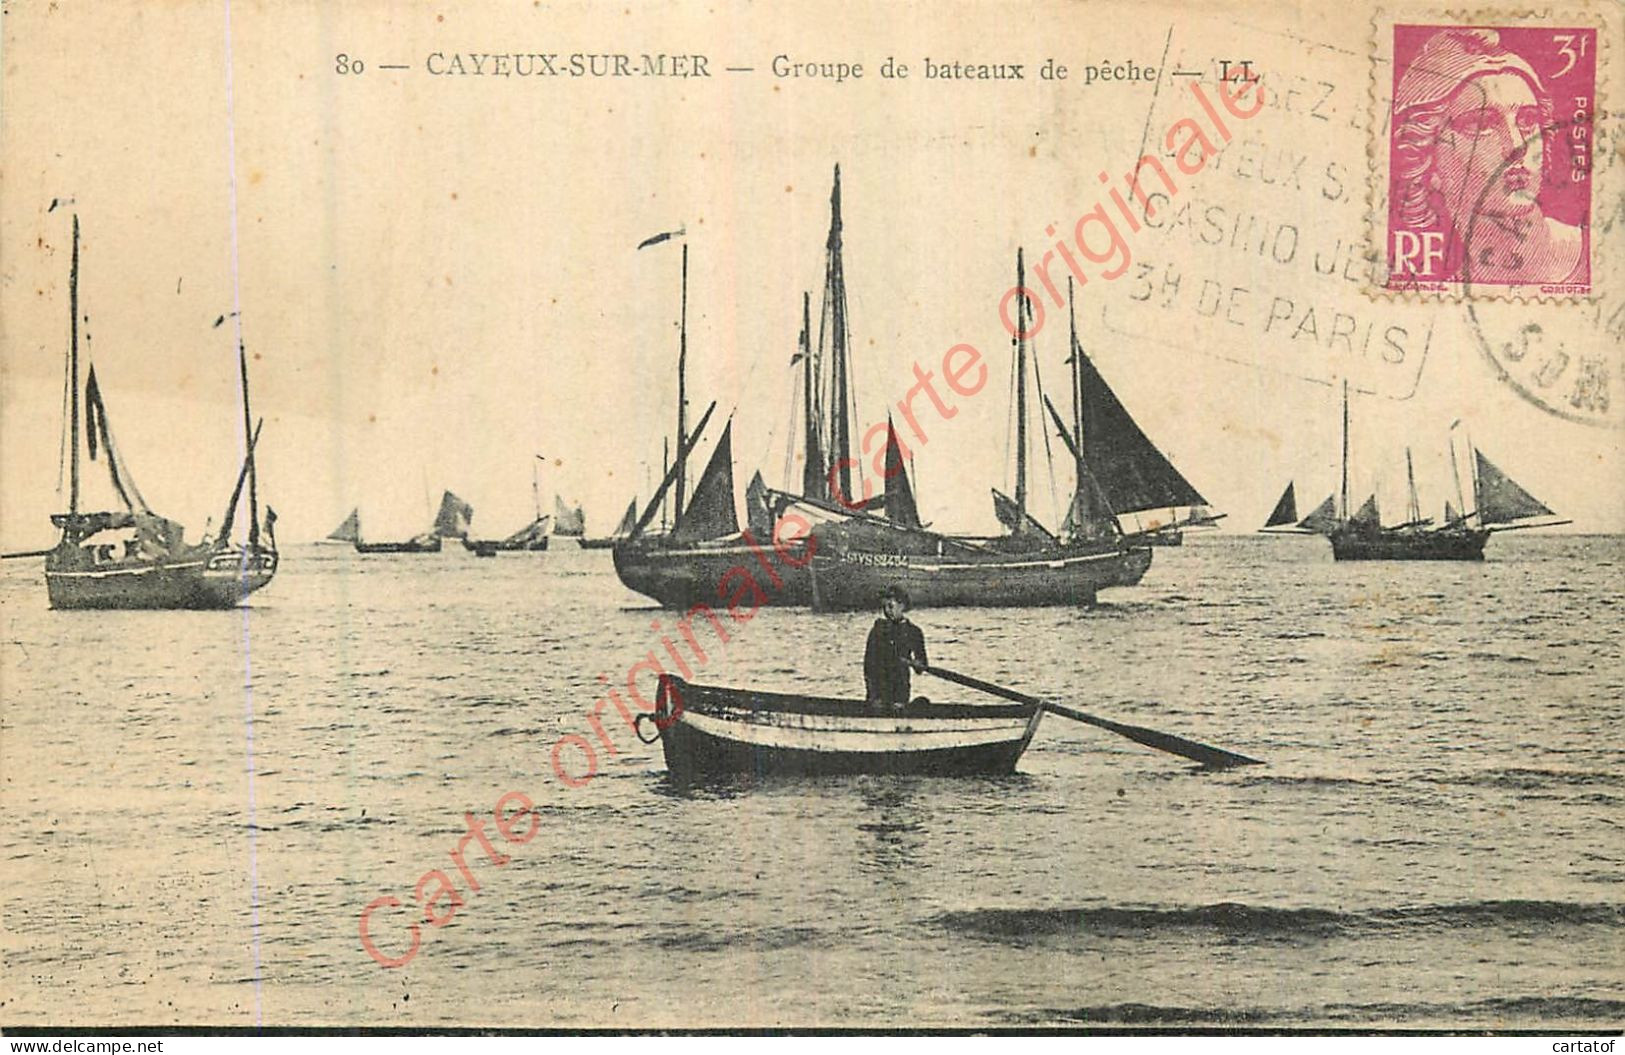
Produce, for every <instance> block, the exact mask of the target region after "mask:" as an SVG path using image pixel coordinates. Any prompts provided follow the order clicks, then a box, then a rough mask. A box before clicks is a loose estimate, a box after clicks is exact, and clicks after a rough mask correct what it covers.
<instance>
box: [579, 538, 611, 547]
mask: <svg viewBox="0 0 1625 1055" xmlns="http://www.w3.org/2000/svg"><path fill="white" fill-rule="evenodd" d="M619 541H620V539H615V538H578V539H576V544H577V545H579V546H580V547H581V548H582V549H614V548H615V543H617V542H619Z"/></svg>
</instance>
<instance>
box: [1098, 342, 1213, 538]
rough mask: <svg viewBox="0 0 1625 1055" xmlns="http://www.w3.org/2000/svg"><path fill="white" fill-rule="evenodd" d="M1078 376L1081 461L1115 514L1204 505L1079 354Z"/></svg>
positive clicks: (1200, 498) (1194, 489)
mask: <svg viewBox="0 0 1625 1055" xmlns="http://www.w3.org/2000/svg"><path fill="white" fill-rule="evenodd" d="M1074 354H1077V356H1078V365H1079V368H1080V369H1081V370H1082V371H1083V408H1082V414H1083V457H1084V460H1085V461H1087V462H1088V463H1089V468H1090V469H1091V470H1092V471H1093V473H1094V475H1095V479H1096V480H1098V481H1099V483H1100V487H1101V490H1102V491H1103V492H1104V493H1105V496H1106V501H1107V502H1108V503H1110V505H1111V508H1112V511H1113V512H1116V513H1136V512H1139V511H1141V510H1146V509H1172V508H1174V507H1176V506H1198V505H1206V504H1207V499H1205V498H1203V497H1202V496H1201V495H1200V494H1198V493H1197V491H1196V488H1194V487H1192V486H1191V485H1190V483H1189V481H1187V480H1186V479H1185V478H1184V477H1183V476H1181V475H1180V474H1179V470H1178V469H1175V468H1174V467H1173V464H1172V463H1171V462H1169V461H1168V459H1167V458H1165V457H1163V454H1162V452H1161V451H1159V450H1157V448H1156V446H1155V445H1154V444H1153V443H1152V442H1151V441H1150V440H1149V439H1148V438H1146V435H1145V433H1144V432H1142V431H1140V426H1139V425H1137V424H1136V423H1135V421H1134V418H1133V417H1131V416H1130V415H1129V412H1128V411H1127V410H1126V409H1125V408H1124V407H1123V404H1122V403H1120V402H1119V401H1118V399H1117V396H1116V394H1115V393H1113V392H1112V390H1111V388H1110V387H1109V386H1108V385H1107V384H1106V379H1105V378H1104V377H1102V376H1101V375H1100V371H1098V370H1096V369H1095V365H1094V363H1092V362H1090V361H1089V357H1088V356H1087V355H1083V354H1081V352H1077V353H1074Z"/></svg>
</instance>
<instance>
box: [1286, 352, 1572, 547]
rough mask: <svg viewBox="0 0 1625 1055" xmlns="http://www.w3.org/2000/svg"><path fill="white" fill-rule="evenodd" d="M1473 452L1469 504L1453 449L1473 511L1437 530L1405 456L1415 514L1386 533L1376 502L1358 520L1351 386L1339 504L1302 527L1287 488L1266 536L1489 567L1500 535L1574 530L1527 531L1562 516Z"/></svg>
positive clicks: (1450, 513) (1451, 510) (1451, 516)
mask: <svg viewBox="0 0 1625 1055" xmlns="http://www.w3.org/2000/svg"><path fill="white" fill-rule="evenodd" d="M1458 424H1459V422H1458ZM1452 429H1454V426H1452ZM1467 447H1468V450H1470V451H1471V452H1472V469H1471V472H1472V478H1471V482H1472V492H1471V495H1470V496H1468V495H1466V494H1462V493H1460V492H1461V477H1460V473H1459V470H1458V469H1457V467H1456V450H1455V443H1454V441H1453V440H1452V442H1451V444H1450V463H1451V471H1452V472H1453V473H1455V475H1456V488H1457V491H1458V494H1457V500H1458V501H1460V502H1461V503H1462V505H1463V506H1464V507H1465V506H1469V505H1470V506H1471V508H1469V509H1466V511H1464V512H1458V511H1457V509H1456V507H1455V506H1454V505H1452V504H1451V503H1449V502H1446V503H1445V515H1444V520H1443V522H1442V523H1438V524H1435V523H1434V521H1433V519H1432V518H1431V517H1424V516H1423V515H1422V509H1421V503H1420V501H1419V500H1418V497H1417V492H1416V472H1415V467H1414V465H1413V463H1412V460H1411V452H1410V449H1409V448H1407V449H1406V451H1405V479H1406V485H1407V488H1408V492H1409V507H1408V509H1407V511H1406V518H1405V520H1404V521H1403V522H1402V523H1399V524H1395V525H1384V524H1383V522H1382V512H1381V510H1380V509H1379V507H1378V504H1377V496H1376V495H1375V494H1372V495H1370V496H1369V497H1367V498H1366V500H1365V501H1364V502H1362V503H1361V504H1360V506H1359V508H1358V509H1356V510H1355V511H1354V512H1353V513H1352V514H1351V513H1349V512H1348V509H1349V506H1350V504H1351V503H1350V493H1349V393H1348V383H1347V382H1344V385H1343V477H1342V488H1341V491H1340V492H1339V497H1338V499H1336V500H1334V499H1333V498H1331V497H1328V498H1327V499H1326V500H1325V501H1324V502H1322V503H1321V504H1320V506H1319V507H1317V508H1316V509H1315V510H1314V512H1312V513H1310V514H1309V515H1308V516H1307V517H1305V518H1303V519H1302V520H1296V517H1297V509H1296V497H1295V494H1294V492H1293V486H1292V484H1290V483H1289V484H1288V485H1287V489H1286V491H1285V492H1283V493H1282V495H1281V498H1280V501H1278V502H1277V503H1276V504H1275V508H1274V510H1273V511H1271V513H1270V516H1269V519H1268V520H1267V521H1266V522H1265V525H1264V530H1265V531H1279V530H1281V529H1283V528H1285V529H1287V530H1288V531H1290V532H1293V533H1307V534H1317V535H1325V536H1326V537H1327V538H1328V539H1330V540H1331V544H1332V556H1333V557H1334V558H1335V559H1337V560H1451V561H1461V560H1483V559H1484V546H1485V544H1486V543H1487V542H1488V541H1489V538H1490V536H1491V535H1492V534H1494V533H1495V532H1497V531H1513V530H1518V529H1520V528H1532V527H1558V526H1561V525H1563V524H1568V523H1571V521H1568V520H1551V519H1542V520H1541V521H1540V522H1539V523H1528V522H1527V521H1531V520H1536V519H1537V518H1550V517H1555V516H1556V514H1555V513H1553V512H1552V511H1551V510H1550V509H1548V508H1547V507H1546V505H1545V503H1543V502H1541V501H1540V500H1539V499H1537V498H1535V497H1534V496H1533V495H1531V494H1530V493H1529V492H1528V491H1526V490H1524V489H1523V487H1521V486H1520V485H1519V484H1518V483H1517V482H1516V481H1514V480H1513V479H1512V478H1511V477H1510V476H1508V475H1507V474H1506V473H1505V472H1503V471H1502V470H1501V469H1500V468H1498V467H1497V466H1496V465H1495V464H1494V463H1493V462H1491V461H1490V460H1489V459H1488V458H1486V457H1484V454H1483V452H1481V451H1480V450H1479V449H1478V448H1477V447H1474V446H1473V445H1472V444H1471V443H1469V444H1468V445H1467ZM1469 497H1470V499H1471V501H1470V502H1469V501H1468V499H1469Z"/></svg>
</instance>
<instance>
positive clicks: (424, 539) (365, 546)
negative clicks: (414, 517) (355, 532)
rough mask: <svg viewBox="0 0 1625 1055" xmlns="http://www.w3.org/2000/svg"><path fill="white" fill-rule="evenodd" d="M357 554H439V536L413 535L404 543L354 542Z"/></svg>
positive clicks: (426, 533)
mask: <svg viewBox="0 0 1625 1055" xmlns="http://www.w3.org/2000/svg"><path fill="white" fill-rule="evenodd" d="M355 551H356V552H357V553H439V552H440V536H439V535H436V534H435V533H433V532H432V531H426V532H424V533H423V534H421V535H413V536H412V537H411V538H409V539H407V540H406V541H404V542H363V541H362V540H361V539H356V540H355Z"/></svg>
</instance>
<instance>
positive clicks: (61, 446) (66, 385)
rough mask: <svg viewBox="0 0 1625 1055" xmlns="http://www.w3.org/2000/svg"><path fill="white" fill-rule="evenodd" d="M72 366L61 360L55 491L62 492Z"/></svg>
mask: <svg viewBox="0 0 1625 1055" xmlns="http://www.w3.org/2000/svg"><path fill="white" fill-rule="evenodd" d="M72 373H73V367H72V366H71V365H70V364H69V362H68V361H67V360H66V359H64V360H63V362H62V432H61V434H60V435H59V436H58V437H57V459H56V493H57V494H58V495H60V494H61V493H62V476H63V473H65V472H66V471H67V466H68V413H69V411H68V400H69V399H72V398H73V395H74V392H73V377H72Z"/></svg>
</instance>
